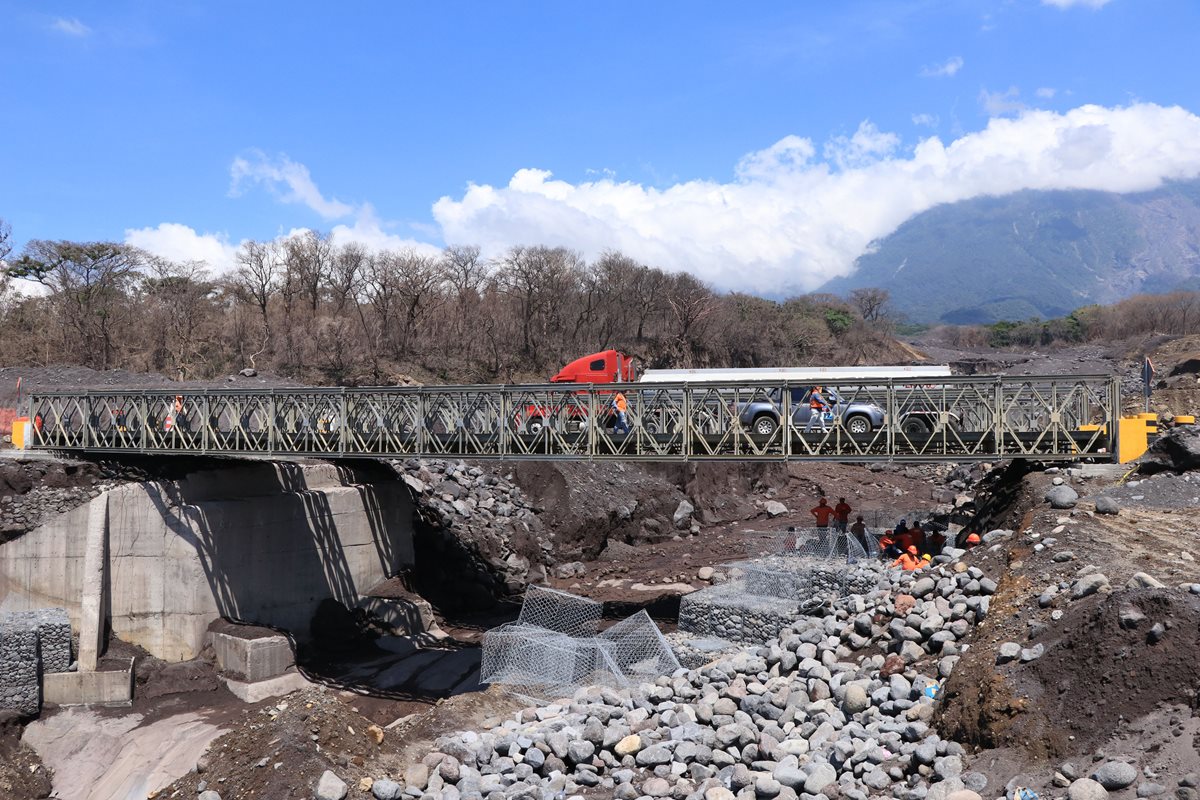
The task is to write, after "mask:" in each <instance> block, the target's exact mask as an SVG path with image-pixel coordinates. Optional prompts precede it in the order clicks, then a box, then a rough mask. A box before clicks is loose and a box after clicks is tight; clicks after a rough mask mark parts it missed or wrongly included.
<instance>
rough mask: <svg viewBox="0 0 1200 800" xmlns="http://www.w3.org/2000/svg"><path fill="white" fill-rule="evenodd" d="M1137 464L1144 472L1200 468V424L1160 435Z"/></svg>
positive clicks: (1139, 469) (1180, 470)
mask: <svg viewBox="0 0 1200 800" xmlns="http://www.w3.org/2000/svg"><path fill="white" fill-rule="evenodd" d="M1137 464H1138V472H1143V473H1155V472H1164V471H1166V470H1171V471H1174V472H1188V471H1190V470H1194V469H1200V426H1196V425H1183V426H1180V427H1178V428H1174V429H1173V430H1170V431H1168V432H1167V433H1164V434H1163V435H1161V436H1159V437H1158V438H1157V439H1155V440H1154V443H1153V444H1152V445H1150V449H1149V450H1147V451H1146V453H1145V455H1143V456H1142V457H1141V458H1139V459H1138V462H1137Z"/></svg>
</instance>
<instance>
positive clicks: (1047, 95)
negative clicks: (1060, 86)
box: [1034, 86, 1058, 100]
mask: <svg viewBox="0 0 1200 800" xmlns="http://www.w3.org/2000/svg"><path fill="white" fill-rule="evenodd" d="M1034 94H1036V95H1037V96H1038V97H1040V98H1042V99H1043V100H1051V99H1053V98H1054V95H1056V94H1058V90H1057V89H1055V88H1053V87H1051V86H1043V87H1041V88H1040V89H1038V90H1037V91H1036V92H1034Z"/></svg>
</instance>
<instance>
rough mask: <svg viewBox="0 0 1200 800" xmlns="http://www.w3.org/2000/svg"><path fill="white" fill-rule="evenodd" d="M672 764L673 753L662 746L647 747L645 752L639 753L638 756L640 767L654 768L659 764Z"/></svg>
mask: <svg viewBox="0 0 1200 800" xmlns="http://www.w3.org/2000/svg"><path fill="white" fill-rule="evenodd" d="M670 763H671V751H670V750H668V749H667V748H665V747H663V746H662V745H661V744H656V745H654V746H652V747H647V748H646V749H645V750H640V751H638V754H637V765H638V766H639V767H653V766H657V765H659V764H670Z"/></svg>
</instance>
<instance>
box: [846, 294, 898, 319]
mask: <svg viewBox="0 0 1200 800" xmlns="http://www.w3.org/2000/svg"><path fill="white" fill-rule="evenodd" d="M890 298H891V294H890V293H889V292H888V290H887V289H879V288H875V287H866V288H862V289H855V290H854V291H852V292H851V293H850V302H851V303H853V304H854V307H855V308H857V309H858V313H859V314H861V315H862V318H863V319H864V320H866V321H867V322H878V321H879V320H880V319H881V318H883V317H884V316H886V314H887V304H888V300H889V299H890Z"/></svg>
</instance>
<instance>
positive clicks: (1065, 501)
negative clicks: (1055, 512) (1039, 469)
mask: <svg viewBox="0 0 1200 800" xmlns="http://www.w3.org/2000/svg"><path fill="white" fill-rule="evenodd" d="M1045 499H1046V501H1047V502H1049V503H1050V507H1051V508H1074V507H1075V504H1076V503H1078V502H1079V493H1078V492H1076V491H1075V490H1074V489H1072V488H1071V487H1070V486H1054V487H1052V488H1051V489H1050V490H1049V491H1047V492H1046V495H1045Z"/></svg>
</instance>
